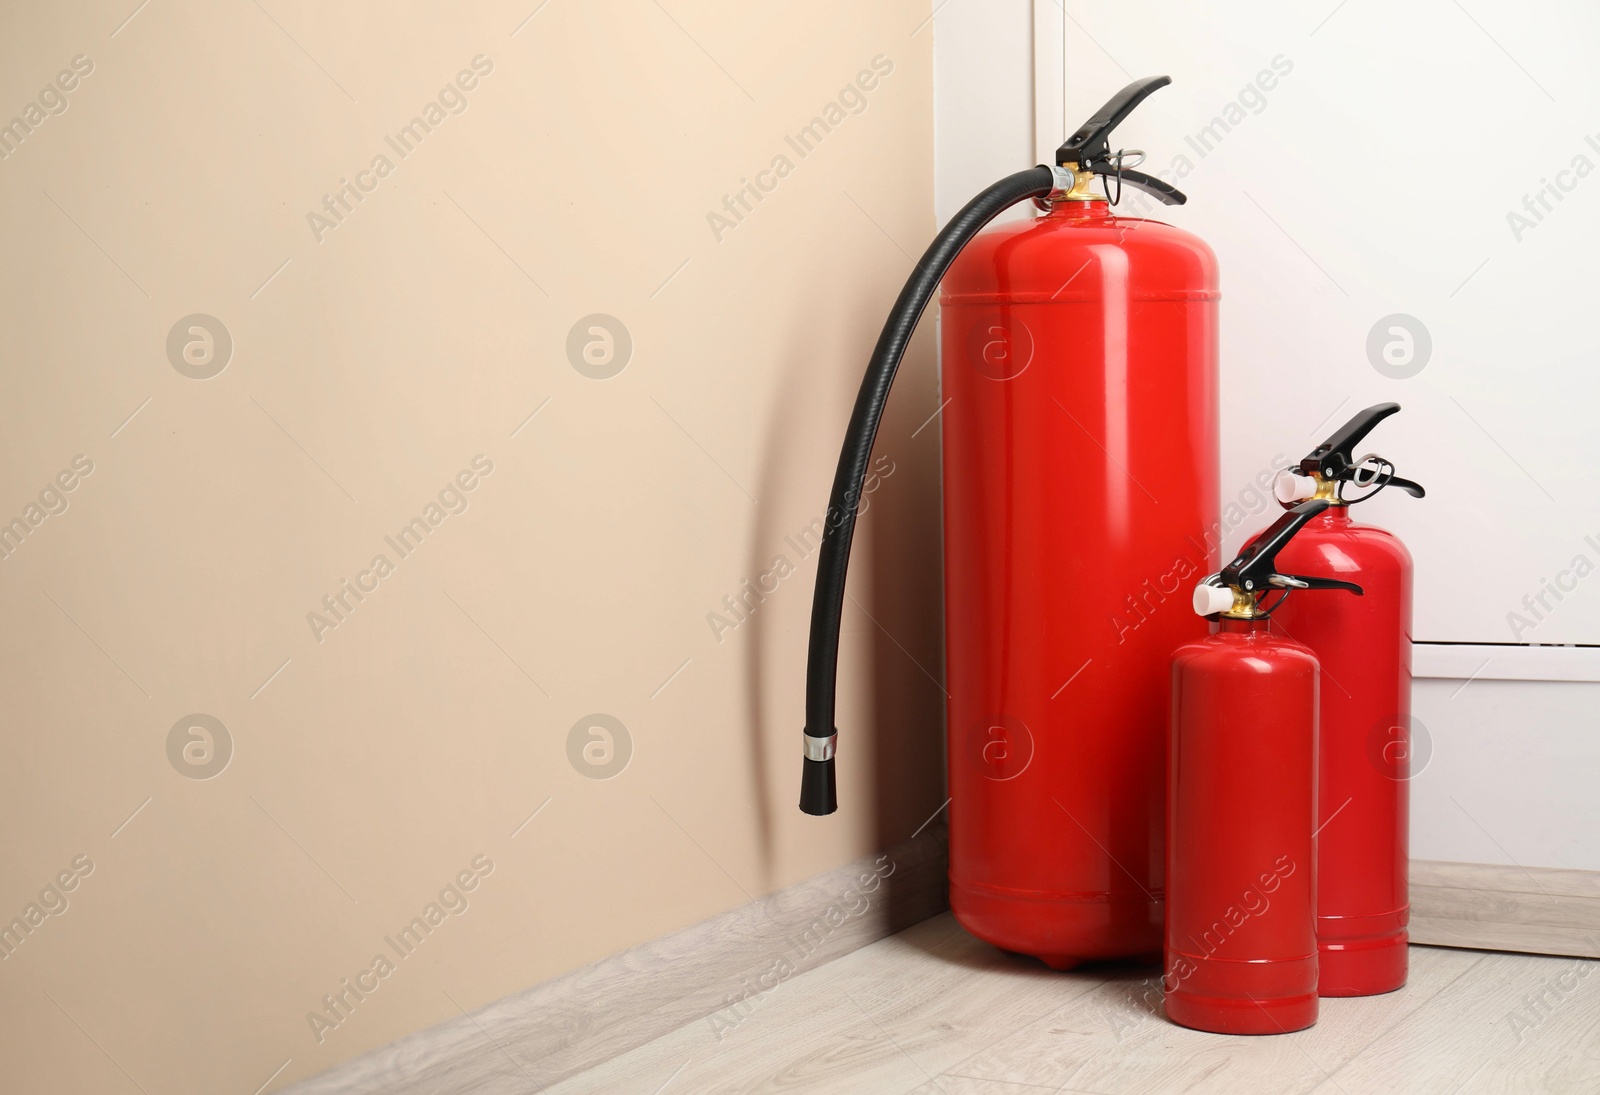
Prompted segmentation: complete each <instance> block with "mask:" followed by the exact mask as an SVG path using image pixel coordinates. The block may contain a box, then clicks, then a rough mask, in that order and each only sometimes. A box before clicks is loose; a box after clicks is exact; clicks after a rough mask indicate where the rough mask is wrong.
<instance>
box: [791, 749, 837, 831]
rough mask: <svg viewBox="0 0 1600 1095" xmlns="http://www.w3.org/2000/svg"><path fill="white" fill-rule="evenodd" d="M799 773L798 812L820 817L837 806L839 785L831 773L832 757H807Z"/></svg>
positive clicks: (829, 812) (831, 811)
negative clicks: (814, 758) (823, 758)
mask: <svg viewBox="0 0 1600 1095" xmlns="http://www.w3.org/2000/svg"><path fill="white" fill-rule="evenodd" d="M803 763H804V764H805V769H804V771H802V772H801V773H800V812H801V813H805V814H812V815H814V816H816V817H822V816H824V815H826V814H831V813H833V812H834V811H835V810H837V809H838V808H839V786H838V783H837V782H836V781H835V779H834V775H833V758H832V757H829V758H828V759H827V760H812V759H811V758H810V757H807V758H806V759H805V760H804V761H803Z"/></svg>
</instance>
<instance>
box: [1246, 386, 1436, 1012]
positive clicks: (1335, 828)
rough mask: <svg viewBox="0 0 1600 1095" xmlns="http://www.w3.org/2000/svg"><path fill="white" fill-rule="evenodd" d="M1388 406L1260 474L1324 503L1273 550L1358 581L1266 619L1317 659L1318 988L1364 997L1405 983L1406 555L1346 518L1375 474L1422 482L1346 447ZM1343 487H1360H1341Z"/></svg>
mask: <svg viewBox="0 0 1600 1095" xmlns="http://www.w3.org/2000/svg"><path fill="white" fill-rule="evenodd" d="M1399 409H1400V406H1399V404H1397V403H1380V404H1378V405H1377V406H1374V407H1368V408H1367V409H1366V410H1364V411H1362V412H1361V413H1360V414H1358V415H1356V416H1355V417H1354V418H1352V419H1351V420H1350V421H1349V422H1347V423H1346V424H1345V425H1344V426H1343V427H1342V428H1341V429H1340V430H1338V432H1336V433H1335V434H1334V435H1333V436H1332V437H1330V438H1328V440H1327V441H1325V442H1323V443H1322V444H1321V445H1319V446H1318V447H1317V448H1316V449H1314V450H1313V451H1312V452H1311V453H1310V455H1308V456H1307V457H1306V458H1305V459H1304V460H1302V461H1301V462H1300V465H1299V467H1298V468H1296V469H1293V470H1290V471H1285V472H1283V473H1281V474H1280V475H1279V477H1278V480H1277V482H1276V483H1275V484H1274V491H1275V493H1276V494H1277V497H1278V500H1279V501H1280V502H1283V503H1285V504H1294V503H1296V502H1298V501H1300V500H1301V499H1304V498H1319V499H1323V500H1325V501H1326V502H1327V503H1328V508H1327V509H1326V510H1324V511H1323V512H1322V514H1321V515H1320V516H1318V517H1317V518H1316V519H1315V520H1313V521H1312V522H1311V523H1310V524H1308V525H1306V527H1305V528H1304V529H1303V530H1302V531H1301V533H1300V535H1299V536H1297V537H1295V539H1294V542H1293V543H1291V544H1290V545H1289V546H1287V547H1286V548H1284V550H1283V552H1282V554H1281V555H1280V556H1279V561H1280V563H1281V564H1282V565H1283V566H1285V567H1287V568H1289V569H1291V570H1305V571H1310V572H1313V573H1316V574H1328V575H1335V576H1338V577H1340V578H1345V579H1348V580H1351V581H1355V582H1359V583H1360V584H1361V587H1362V588H1363V589H1365V590H1366V596H1365V597H1362V598H1361V599H1360V600H1359V601H1356V600H1351V599H1348V598H1340V599H1339V600H1338V601H1337V602H1335V603H1329V604H1318V603H1306V602H1295V603H1291V604H1288V605H1285V606H1284V608H1283V611H1282V612H1280V613H1278V614H1277V615H1276V616H1275V617H1274V620H1275V621H1276V622H1277V623H1278V624H1279V625H1280V626H1281V628H1282V630H1283V631H1284V632H1285V633H1286V634H1288V635H1292V636H1293V637H1294V638H1296V639H1298V640H1299V641H1300V642H1302V643H1304V644H1305V645H1306V646H1307V647H1309V648H1310V649H1311V650H1312V652H1313V653H1315V654H1316V656H1317V660H1318V661H1319V662H1320V663H1321V665H1322V702H1321V741H1322V744H1321V747H1320V755H1319V760H1318V765H1319V771H1320V773H1321V775H1320V778H1319V799H1320V801H1321V804H1322V805H1321V815H1322V816H1321V818H1320V819H1319V821H1318V825H1319V826H1320V827H1321V834H1320V835H1319V837H1318V838H1317V879H1318V881H1317V942H1318V947H1319V948H1320V950H1321V956H1322V959H1321V963H1320V967H1319V968H1320V970H1321V973H1320V977H1319V981H1318V991H1319V992H1320V994H1321V995H1323V996H1371V995H1374V994H1377V993H1382V992H1392V991H1393V990H1395V989H1397V988H1399V987H1400V986H1402V985H1404V984H1405V983H1406V954H1407V932H1406V924H1407V922H1408V920H1409V919H1410V908H1411V906H1410V900H1409V897H1408V889H1407V882H1406V871H1407V866H1408V862H1409V832H1408V830H1409V822H1410V793H1409V788H1410V783H1408V782H1407V781H1408V780H1409V779H1410V778H1411V776H1412V774H1413V773H1412V759H1413V748H1414V745H1415V743H1414V742H1413V741H1412V737H1411V556H1410V554H1409V553H1408V552H1407V551H1406V549H1405V545H1404V544H1402V543H1401V542H1400V541H1399V539H1397V538H1396V537H1395V536H1394V535H1393V534H1391V533H1389V532H1386V531H1385V530H1383V529H1381V528H1377V527H1375V526H1372V525H1365V524H1359V523H1357V522H1356V521H1353V520H1352V519H1351V517H1350V507H1351V505H1353V504H1355V503H1356V502H1364V501H1366V500H1367V499H1369V498H1371V497H1373V495H1375V494H1376V493H1377V492H1378V491H1380V490H1382V489H1384V488H1385V487H1387V486H1395V487H1399V488H1400V489H1401V490H1404V491H1405V492H1406V493H1408V494H1411V495H1413V496H1414V497H1417V498H1421V497H1423V493H1424V492H1423V489H1422V487H1421V486H1419V485H1418V484H1416V483H1413V482H1412V481H1411V480H1409V479H1401V478H1400V477H1399V476H1397V475H1395V474H1394V471H1395V468H1394V465H1393V464H1392V463H1391V462H1390V461H1388V460H1386V459H1384V458H1383V457H1381V456H1377V455H1375V454H1370V455H1367V456H1362V457H1355V456H1354V455H1353V453H1354V451H1355V446H1356V445H1358V444H1360V443H1361V441H1362V439H1363V438H1365V437H1366V436H1367V434H1368V433H1370V432H1371V431H1372V428H1373V427H1374V426H1376V425H1377V424H1378V423H1379V422H1381V421H1383V420H1384V419H1385V418H1387V417H1389V416H1390V415H1392V414H1394V413H1395V412H1396V411H1398V410H1399ZM1351 487H1355V488H1356V489H1357V491H1361V490H1362V489H1363V488H1365V492H1364V493H1360V494H1357V495H1354V496H1351V495H1347V490H1348V489H1349V488H1351Z"/></svg>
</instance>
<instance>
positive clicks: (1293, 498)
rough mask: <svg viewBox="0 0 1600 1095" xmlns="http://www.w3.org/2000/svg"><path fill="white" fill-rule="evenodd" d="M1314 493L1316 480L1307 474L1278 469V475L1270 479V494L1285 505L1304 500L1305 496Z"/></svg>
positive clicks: (1312, 495) (1308, 496)
mask: <svg viewBox="0 0 1600 1095" xmlns="http://www.w3.org/2000/svg"><path fill="white" fill-rule="evenodd" d="M1316 493H1317V481H1316V479H1314V478H1313V477H1311V476H1309V475H1298V474H1296V473H1295V472H1292V471H1280V472H1279V473H1278V477H1277V478H1276V479H1274V480H1273V481H1272V496H1273V497H1274V498H1276V499H1277V500H1278V501H1280V502H1282V503H1283V504H1284V505H1286V506H1288V505H1293V504H1294V503H1295V502H1304V501H1305V500H1306V499H1307V498H1311V497H1314V496H1315V495H1316Z"/></svg>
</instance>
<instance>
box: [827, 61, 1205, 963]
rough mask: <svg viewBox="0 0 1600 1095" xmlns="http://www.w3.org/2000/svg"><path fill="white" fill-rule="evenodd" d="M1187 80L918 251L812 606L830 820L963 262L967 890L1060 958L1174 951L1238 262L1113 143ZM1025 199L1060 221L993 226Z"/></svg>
mask: <svg viewBox="0 0 1600 1095" xmlns="http://www.w3.org/2000/svg"><path fill="white" fill-rule="evenodd" d="M1169 82H1170V81H1169V80H1168V78H1167V77H1165V76H1160V77H1154V78H1151V79H1147V80H1141V81H1137V82H1135V83H1133V84H1130V85H1129V86H1128V87H1127V88H1124V89H1123V90H1122V92H1120V93H1119V94H1118V95H1117V96H1116V97H1115V98H1113V99H1112V100H1111V101H1110V102H1108V103H1107V104H1106V105H1105V106H1104V107H1102V108H1101V109H1100V110H1099V111H1098V112H1097V113H1096V114H1095V115H1094V117H1093V118H1091V119H1090V120H1089V121H1088V122H1086V123H1084V125H1083V126H1082V127H1081V128H1080V129H1079V130H1078V131H1077V133H1075V134H1074V135H1073V136H1072V137H1071V138H1070V139H1069V140H1068V141H1067V142H1066V143H1065V144H1064V145H1062V147H1061V148H1060V149H1059V150H1058V151H1057V154H1056V157H1055V159H1056V164H1055V165H1054V166H1052V167H1040V168H1035V169H1033V170H1032V171H1026V172H1021V173H1019V174H1018V175H1014V176H1012V177H1011V178H1009V179H1006V180H1002V182H1000V183H998V184H996V185H995V186H994V187H991V188H990V189H989V190H987V191H985V192H984V193H983V194H981V195H979V197H978V198H976V199H974V201H973V202H972V203H970V204H969V205H968V206H967V207H966V208H965V209H963V210H962V211H961V212H960V213H959V214H957V216H956V217H955V219H954V220H953V221H952V222H951V224H950V225H949V226H947V227H946V228H945V229H944V230H943V231H942V232H941V233H940V234H939V236H938V238H936V239H935V241H934V243H933V244H932V246H930V247H929V249H928V251H927V253H926V254H925V255H924V256H923V258H922V260H921V261H920V262H919V263H918V267H917V270H916V272H915V273H914V274H913V275H912V278H911V281H910V282H909V283H908V284H907V286H906V288H905V289H904V290H903V291H902V293H901V295H900V299H899V300H898V301H897V302H896V304H895V308H894V311H893V312H892V313H891V315H890V317H889V322H888V323H887V324H886V325H885V327H884V330H883V334H882V336H881V337H880V339H879V342H878V347H877V350H876V352H875V353H874V356H873V360H872V363H871V365H869V368H868V371H867V376H866V380H865V382H864V383H863V386H862V389H861V394H860V396H859V397H858V399H857V402H856V406H855V412H854V414H853V415H852V417H851V421H850V427H849V431H848V433H847V436H846V439H845V445H844V453H843V455H842V457H841V460H840V464H839V471H838V474H837V476H836V478H835V480H834V487H833V504H832V506H831V508H830V519H829V522H828V527H827V532H826V534H825V537H824V541H823V546H822V552H821V557H820V569H819V571H818V575H817V592H816V599H815V601H814V603H813V610H812V628H811V661H810V666H809V672H808V677H807V710H806V728H805V733H806V736H805V743H806V760H805V779H804V782H803V785H802V792H801V801H800V806H801V809H802V810H805V811H806V812H808V813H817V814H822V813H829V812H831V811H832V810H834V809H835V806H836V802H835V791H834V771H833V764H834V760H833V756H834V748H835V735H836V728H835V726H834V723H833V711H834V706H833V704H834V695H833V693H834V678H835V673H836V663H837V654H838V630H839V612H840V608H841V607H842V601H843V596H844V570H845V563H846V560H847V558H848V552H849V544H850V536H851V532H852V529H853V523H854V514H855V506H856V503H857V501H859V497H860V488H861V482H862V474H863V472H864V471H865V469H866V465H867V460H868V456H869V454H870V451H871V447H872V439H873V435H874V433H875V431H876V429H877V424H878V418H879V415H880V413H881V411H882V407H883V401H884V399H885V398H886V396H887V393H888V388H889V384H890V381H891V380H892V378H893V374H894V370H895V367H896V366H897V365H898V363H899V359H900V356H901V354H902V353H903V351H904V347H905V342H906V340H907V338H908V337H909V335H910V332H911V329H912V327H913V326H914V325H915V322H916V319H917V316H918V315H919V314H920V313H921V311H922V309H923V307H924V306H925V305H926V303H927V301H928V299H929V297H930V296H931V294H932V291H933V288H934V286H935V285H936V284H937V283H938V281H939V279H940V278H941V276H943V278H944V295H943V298H942V304H943V313H942V322H941V329H942V338H941V346H942V373H941V376H942V383H943V392H942V396H943V400H944V403H943V406H944V409H943V414H942V429H943V450H942V452H943V463H942V468H943V481H944V548H945V559H944V562H945V584H944V592H945V642H946V657H945V661H946V681H947V686H946V687H947V690H948V694H949V703H948V708H947V715H946V718H947V721H946V731H947V737H946V741H947V746H948V750H947V755H948V766H949V792H950V806H949V810H950V822H949V824H950V898H951V906H952V908H953V909H954V911H955V915H956V917H957V918H958V919H959V920H960V922H961V923H962V924H963V925H964V926H965V927H966V928H967V929H968V930H969V931H971V932H972V933H973V934H974V935H977V936H978V937H979V938H982V939H985V940H987V941H989V942H991V943H994V944H995V945H997V946H1000V947H1003V948H1005V949H1007V950H1012V951H1017V952H1021V953H1024V954H1030V955H1035V956H1037V957H1039V958H1042V959H1043V960H1044V961H1046V962H1047V963H1049V964H1050V965H1052V966H1055V967H1057V968H1062V969H1065V968H1069V967H1071V966H1073V965H1076V964H1077V963H1079V962H1081V961H1084V960H1086V959H1100V958H1114V957H1131V956H1140V955H1147V956H1150V957H1152V958H1153V957H1154V956H1155V955H1156V954H1157V953H1159V951H1160V948H1161V938H1162V937H1161V917H1162V889H1163V870H1164V861H1165V855H1164V851H1163V836H1164V829H1163V824H1162V810H1161V802H1162V793H1161V792H1162V773H1163V770H1164V754H1165V750H1164V747H1163V742H1164V736H1165V735H1164V727H1165V721H1166V712H1165V705H1164V697H1165V692H1166V674H1167V664H1168V657H1169V655H1170V653H1171V651H1172V649H1173V647H1174V646H1176V645H1177V644H1179V643H1181V642H1183V641H1185V640H1187V639H1190V638H1195V637H1198V636H1199V635H1202V634H1204V632H1205V629H1206V628H1205V624H1204V623H1203V622H1202V621H1200V620H1197V619H1196V618H1195V617H1194V615H1193V614H1192V613H1190V612H1189V611H1187V608H1186V606H1185V604H1184V601H1185V596H1184V594H1183V592H1182V590H1184V589H1185V588H1186V587H1187V585H1188V584H1189V581H1192V580H1193V579H1194V578H1195V577H1197V576H1198V575H1201V574H1205V573H1208V572H1209V571H1211V570H1212V569H1214V568H1215V565H1216V561H1215V554H1214V553H1215V551H1216V543H1215V539H1214V536H1213V535H1210V534H1212V533H1214V532H1215V529H1214V519H1215V514H1216V511H1217V508H1218V485H1217V483H1218V443H1217V364H1216V361H1217V355H1216V342H1217V322H1216V310H1217V300H1218V295H1219V294H1218V291H1217V266H1216V259H1215V256H1214V255H1213V254H1212V252H1211V250H1210V248H1208V247H1207V246H1206V244H1205V243H1204V242H1202V241H1201V240H1199V239H1198V238H1196V237H1195V236H1193V235H1191V234H1189V233H1187V232H1184V231H1182V230H1180V229H1178V228H1174V227H1172V226H1170V225H1167V224H1163V223H1161V222H1159V221H1154V220H1145V219H1140V218H1135V217H1125V216H1119V215H1117V214H1116V213H1115V212H1114V211H1113V208H1112V203H1111V202H1110V201H1108V197H1107V195H1106V194H1105V193H1104V192H1102V190H1100V189H1097V180H1105V182H1103V183H1101V184H1100V185H1102V186H1106V187H1111V188H1113V195H1114V196H1116V197H1120V195H1121V189H1122V187H1124V186H1130V187H1135V188H1137V189H1140V190H1142V191H1144V192H1146V193H1148V194H1150V195H1152V196H1154V197H1156V198H1157V199H1159V200H1160V201H1162V202H1165V203H1167V204H1180V203H1182V202H1183V201H1184V200H1185V199H1184V197H1183V195H1182V194H1180V193H1178V192H1177V191H1176V190H1174V189H1173V188H1172V187H1170V186H1169V185H1167V184H1166V183H1164V182H1163V181H1161V180H1160V179H1157V178H1153V177H1151V176H1149V175H1145V174H1143V173H1141V172H1138V171H1136V170H1134V169H1133V168H1132V167H1131V166H1129V163H1128V162H1127V161H1128V160H1129V158H1131V156H1132V154H1131V153H1129V154H1124V153H1123V152H1120V151H1113V150H1112V147H1111V145H1110V143H1109V138H1110V134H1111V132H1112V130H1113V129H1114V128H1115V127H1116V126H1117V125H1118V124H1119V123H1120V122H1121V121H1122V120H1123V119H1124V118H1126V117H1127V115H1128V114H1129V113H1130V112H1131V111H1132V110H1133V109H1134V108H1135V107H1136V106H1137V105H1138V104H1139V103H1140V102H1142V101H1143V100H1144V98H1145V97H1146V96H1148V95H1149V94H1150V93H1151V92H1153V91H1155V90H1156V89H1157V88H1159V87H1162V86H1164V85H1165V84H1167V83H1169ZM1024 198H1033V199H1034V200H1035V201H1036V202H1037V203H1039V204H1040V206H1041V207H1042V208H1043V209H1044V211H1045V212H1044V215H1043V216H1040V217H1037V218H1035V219H1033V220H1031V221H1026V222H1022V223H1013V224H1008V225H1005V226H1003V227H1000V228H997V229H995V230H993V231H989V232H984V233H982V234H981V235H980V234H979V230H980V229H982V228H983V226H984V225H985V224H986V223H987V222H988V221H990V220H991V219H993V217H994V216H995V215H996V214H997V213H998V212H999V211H1000V210H1002V209H1003V208H1005V207H1006V206H1007V205H1010V204H1012V203H1014V202H1016V201H1019V200H1022V199H1024ZM946 271H948V273H947V274H946ZM1175 469H1177V470H1178V471H1179V474H1178V475H1174V470H1175Z"/></svg>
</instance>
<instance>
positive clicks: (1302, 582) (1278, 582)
mask: <svg viewBox="0 0 1600 1095" xmlns="http://www.w3.org/2000/svg"><path fill="white" fill-rule="evenodd" d="M1267 580H1268V581H1269V582H1271V583H1272V584H1273V585H1275V586H1281V587H1283V588H1285V589H1342V590H1345V591H1347V592H1350V593H1354V594H1355V595H1356V596H1357V597H1360V596H1362V595H1363V593H1364V592H1365V591H1364V590H1363V589H1362V588H1361V587H1360V586H1358V585H1356V584H1355V583H1354V582H1344V581H1340V580H1339V579H1338V578H1312V577H1309V576H1307V575H1304V574H1274V575H1273V576H1272V577H1271V578H1269V579H1267Z"/></svg>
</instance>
